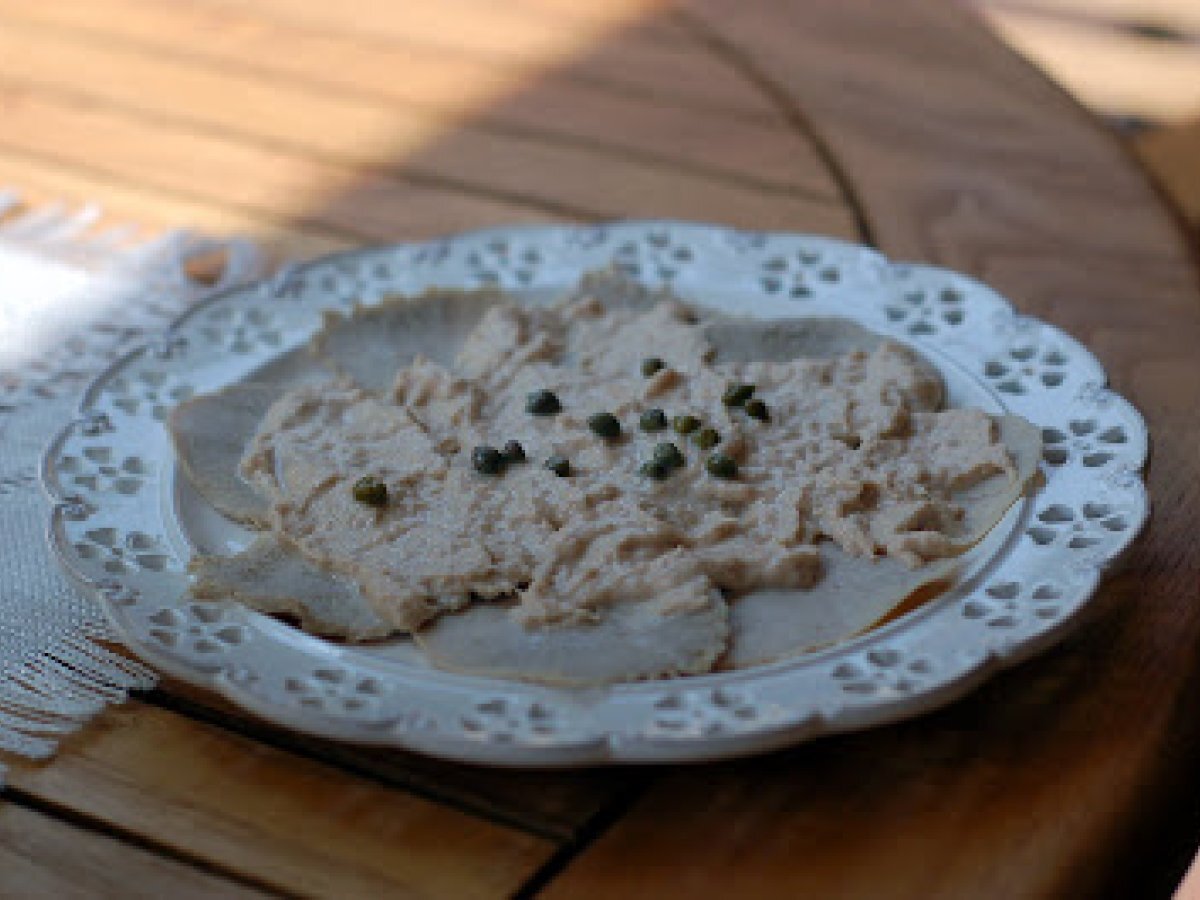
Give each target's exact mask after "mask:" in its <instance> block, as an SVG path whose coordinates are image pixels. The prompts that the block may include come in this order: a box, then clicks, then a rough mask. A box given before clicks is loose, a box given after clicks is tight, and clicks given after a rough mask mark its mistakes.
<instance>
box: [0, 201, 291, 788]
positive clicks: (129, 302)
mask: <svg viewBox="0 0 1200 900" xmlns="http://www.w3.org/2000/svg"><path fill="white" fill-rule="evenodd" d="M0 247H3V248H6V249H9V250H15V251H19V252H20V253H21V254H24V255H25V256H27V257H28V258H38V257H41V258H44V259H46V260H48V261H55V262H57V263H60V264H66V265H69V266H72V267H75V268H78V269H80V270H81V271H85V272H88V273H91V274H92V275H94V276H96V279H97V281H96V284H97V285H103V286H104V289H105V290H107V291H109V292H113V291H117V292H118V294H115V295H114V297H113V302H112V303H111V304H109V309H110V313H109V314H108V317H107V318H105V319H102V320H99V321H90V320H89V321H83V320H81V321H79V322H78V323H77V326H78V327H77V329H76V333H75V336H72V337H70V338H69V339H65V340H64V341H62V343H61V344H60V345H59V346H58V347H56V348H53V349H49V350H47V351H46V352H44V353H40V354H39V355H38V356H37V357H36V358H35V359H34V360H32V361H31V362H29V363H28V364H27V365H24V366H22V367H21V368H20V369H19V370H14V371H3V370H0V436H3V432H4V425H5V422H4V420H5V418H6V417H9V416H20V415H22V414H23V413H24V411H26V410H30V409H32V410H37V411H38V419H37V421H38V422H41V421H42V420H45V422H46V423H48V425H49V426H50V427H53V425H54V423H55V422H56V421H57V419H56V418H55V416H53V415H50V414H49V410H51V409H53V410H56V411H57V410H61V413H60V414H61V416H62V417H63V418H64V420H65V418H66V417H67V416H69V415H70V408H71V407H70V404H71V403H72V402H73V397H74V396H75V395H76V394H77V392H78V391H79V389H80V388H81V387H82V385H83V384H85V383H86V382H87V380H88V378H90V377H91V375H93V374H94V373H95V372H96V371H99V369H101V368H102V367H103V366H104V365H106V364H107V363H108V362H109V361H110V360H111V359H113V358H115V356H116V355H118V354H119V353H121V352H123V351H124V350H126V349H128V347H129V346H130V345H131V343H132V342H137V341H140V340H145V339H146V337H147V336H148V335H150V334H153V333H156V332H158V331H161V330H162V329H163V328H165V327H167V326H168V325H169V324H170V323H171V321H172V320H173V319H174V318H175V317H176V316H177V315H179V314H180V313H182V312H183V310H184V309H186V308H187V307H188V306H189V305H190V304H192V303H194V302H196V301H197V300H198V299H200V298H202V297H203V296H205V295H207V294H208V293H210V292H211V291H214V290H221V289H223V288H226V287H229V286H231V285H234V284H239V283H243V282H245V281H247V280H250V279H253V278H256V277H259V276H261V275H262V274H264V273H265V272H266V270H267V268H268V265H267V260H266V259H265V258H264V256H263V254H262V253H261V251H260V250H259V248H258V247H257V246H255V245H254V244H253V243H251V242H249V241H245V240H238V239H231V240H220V239H212V238H208V237H205V236H202V235H194V234H189V233H187V232H183V231H171V232H168V233H166V234H163V235H160V236H154V235H151V234H148V233H147V232H146V231H145V230H143V229H139V228H136V227H128V226H123V225H109V224H107V223H106V222H105V221H104V216H103V214H102V210H100V209H99V208H98V207H96V206H93V205H88V206H84V207H78V206H76V207H70V206H66V205H63V204H46V205H39V206H36V207H32V208H31V207H29V206H28V205H26V204H24V203H23V202H22V198H21V197H20V195H19V194H18V193H17V192H16V191H12V190H5V189H4V188H2V187H0ZM214 254H219V256H220V258H221V259H223V260H224V265H223V267H222V270H221V271H220V272H219V273H217V274H216V275H215V276H214V277H213V278H211V279H209V280H207V281H205V282H203V283H201V282H199V281H197V280H195V279H193V278H192V277H191V275H190V274H189V272H188V268H189V263H191V262H192V261H195V260H198V259H209V258H210V257H212V256H213V255H214ZM0 274H2V273H0ZM0 302H3V298H0ZM57 414H58V413H56V415H57ZM41 427H42V426H41V425H39V426H37V427H36V428H33V431H30V428H32V426H31V425H30V423H28V422H24V423H23V424H22V427H21V429H20V430H21V431H22V435H19V436H18V437H22V438H23V440H20V441H18V442H15V443H14V442H12V440H11V439H12V438H13V433H12V432H10V434H9V435H8V437H9V438H10V445H9V446H7V447H3V448H2V449H3V451H4V454H7V456H5V455H3V454H0V460H2V461H3V462H4V463H5V464H6V467H5V470H4V471H0V475H2V476H4V477H3V478H0V494H5V493H7V494H10V495H11V494H13V492H17V493H16V494H15V498H16V499H21V500H23V501H26V502H28V503H35V502H40V501H39V500H37V499H36V498H37V497H38V495H40V488H39V486H38V484H37V475H36V473H37V461H38V460H37V457H38V455H40V442H41V440H44V439H46V438H48V437H49V435H48V434H47V435H45V436H44V437H43V436H42V434H41V431H40V429H41ZM27 431H28V432H29V434H28V435H25V434H24V432H27ZM35 431H36V432H37V433H36V434H35V433H34V432H35ZM9 457H11V458H9ZM5 472H7V475H6V474H5ZM9 499H10V500H12V499H13V498H12V497H10V498H9ZM14 508H15V504H13V503H12V502H10V503H9V504H8V505H7V507H0V519H2V517H3V515H4V513H5V509H8V511H9V512H10V513H11V512H12V510H13V509H14ZM47 515H48V512H47ZM0 524H2V522H0ZM27 549H28V552H29V554H30V555H31V556H33V557H36V559H35V560H34V561H33V562H30V561H28V560H26V561H25V562H26V568H27V569H32V570H35V571H36V570H38V568H39V567H41V566H45V567H46V569H47V572H48V573H51V574H50V575H48V576H47V578H46V579H45V584H46V590H45V591H44V593H41V594H39V595H37V598H36V599H37V602H36V603H35V604H34V606H35V607H36V608H33V607H31V606H29V605H28V602H29V601H22V604H21V605H20V606H19V607H15V608H14V604H13V603H11V602H10V603H9V604H8V605H7V609H5V610H4V612H5V614H6V615H10V614H15V616H16V618H11V617H10V618H8V619H4V618H0V631H2V632H3V633H4V635H5V637H6V638H8V640H6V641H4V642H0V643H3V649H4V652H3V653H0V752H2V751H7V752H9V753H12V754H15V755H19V756H25V757H29V758H32V759H46V758H48V757H50V756H52V755H53V754H54V752H55V750H56V749H57V747H58V743H59V741H60V740H62V739H63V738H64V737H66V736H67V735H70V734H72V733H73V732H75V731H77V730H78V729H79V728H81V727H82V726H83V725H85V724H86V723H87V722H88V720H89V719H91V718H92V717H94V716H96V715H97V714H99V713H100V712H102V711H103V710H104V709H105V707H107V706H109V705H112V704H118V703H123V702H124V701H126V700H127V699H128V698H129V694H130V692H131V691H139V690H149V689H151V688H153V687H154V685H155V683H156V681H157V676H156V674H155V673H154V671H153V670H152V669H150V668H149V667H147V666H145V665H143V664H142V663H140V662H137V661H136V660H134V659H132V658H131V657H130V656H129V655H126V654H125V653H123V652H121V639H120V637H119V635H118V634H117V632H116V631H115V630H114V628H113V627H112V626H111V625H110V624H109V623H108V621H107V619H106V618H105V617H104V614H103V612H102V610H101V609H100V608H99V606H98V605H95V604H93V603H91V602H90V601H89V602H88V603H87V604H85V605H83V606H82V607H81V606H80V601H79V598H78V597H76V596H74V595H73V594H70V593H69V592H64V588H65V587H66V586H65V585H63V584H62V582H61V580H58V576H56V575H54V574H53V572H54V571H56V569H57V567H56V566H55V565H54V562H53V561H52V560H51V559H50V558H49V550H48V548H46V547H41V548H32V547H31V548H27ZM6 552H7V551H6ZM6 587H7V585H6V584H5V583H4V582H3V581H0V592H3V591H4V590H5V589H6ZM2 599H3V595H2V594H0V600H2ZM0 606H4V604H0ZM26 616H33V617H36V618H38V619H39V627H38V628H37V629H35V630H34V631H32V632H31V633H30V639H29V646H28V647H27V648H26V649H25V651H24V652H21V650H20V649H19V648H18V647H14V643H15V642H14V641H13V640H12V638H13V637H14V636H16V637H17V638H18V639H19V636H20V635H21V630H22V619H23V617H26ZM14 649H15V650H16V652H13V651H14ZM4 773H5V770H4V766H3V764H0V786H2V785H3V783H4Z"/></svg>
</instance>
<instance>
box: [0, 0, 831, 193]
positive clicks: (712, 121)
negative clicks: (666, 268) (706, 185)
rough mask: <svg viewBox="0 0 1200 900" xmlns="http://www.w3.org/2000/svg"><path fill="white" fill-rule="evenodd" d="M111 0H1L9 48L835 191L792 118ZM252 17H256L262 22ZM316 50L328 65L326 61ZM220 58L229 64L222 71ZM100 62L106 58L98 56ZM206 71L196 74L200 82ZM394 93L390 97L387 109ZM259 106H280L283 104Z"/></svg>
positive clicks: (56, 67) (746, 180) (744, 180)
mask: <svg viewBox="0 0 1200 900" xmlns="http://www.w3.org/2000/svg"><path fill="white" fill-rule="evenodd" d="M105 2H107V3H108V4H114V3H123V4H126V5H127V6H128V9H127V10H125V9H124V8H122V9H121V10H117V11H114V12H115V13H116V12H119V13H120V14H114V15H112V16H107V17H105V18H104V19H103V25H105V26H107V27H109V28H110V30H109V31H106V32H99V31H97V30H94V29H95V26H94V24H93V23H91V22H90V20H84V22H83V23H80V22H78V21H75V20H74V19H72V17H71V14H70V11H69V8H67V7H64V6H61V5H54V6H51V7H30V6H28V5H26V4H16V5H15V6H14V5H13V3H12V0H5V2H0V10H4V18H5V20H6V22H7V27H8V28H9V29H13V28H15V29H17V30H18V31H22V30H23V31H26V39H25V40H22V41H20V42H17V43H15V44H13V45H12V46H10V47H9V49H8V53H9V54H10V55H12V54H16V56H18V57H21V58H23V59H26V60H27V62H26V63H25V64H23V65H21V66H20V68H21V69H22V74H23V77H30V74H31V73H32V72H35V71H38V70H39V69H40V70H45V71H48V72H49V73H50V75H49V77H50V78H51V79H53V78H55V77H58V78H60V79H62V78H67V80H68V82H70V79H71V78H73V77H75V75H76V70H77V69H78V68H79V67H78V66H77V65H73V64H71V62H70V61H69V60H67V61H63V62H58V61H55V62H51V61H50V60H49V59H43V58H41V57H42V56H51V55H55V54H57V56H59V57H61V56H62V55H63V53H64V50H65V49H66V47H65V46H64V45H67V44H68V42H73V43H74V44H75V45H76V47H75V53H76V55H78V56H81V57H82V59H83V60H84V62H85V63H86V61H87V60H88V59H89V58H90V59H92V60H95V59H96V58H97V56H98V55H100V54H109V55H110V56H112V55H115V54H116V53H117V48H121V49H123V50H125V51H131V52H132V55H133V57H134V58H133V59H132V60H121V59H117V60H116V63H115V68H120V67H121V66H122V65H124V67H125V68H127V69H128V68H129V67H130V66H137V65H138V62H137V58H138V57H146V59H145V60H144V61H143V62H142V63H141V65H142V67H143V68H145V67H146V66H148V65H152V64H153V63H154V61H156V60H157V61H158V65H159V66H160V68H164V69H165V70H166V71H167V72H183V73H184V74H185V75H186V72H187V69H186V68H184V67H185V66H186V65H191V66H204V67H205V70H206V71H207V72H208V73H209V78H210V80H211V81H214V82H219V81H221V80H227V79H232V78H234V77H236V76H235V74H234V73H240V76H241V77H240V80H241V81H242V82H245V83H246V84H248V85H249V86H250V87H251V88H252V89H256V90H257V91H258V92H260V93H261V92H263V91H269V90H270V88H271V87H272V86H274V87H275V89H276V91H277V92H281V93H282V97H283V98H284V99H286V97H287V93H288V92H289V91H291V92H293V93H294V92H296V91H298V90H299V89H300V88H301V87H303V88H304V89H305V91H306V92H307V93H308V95H309V100H310V102H316V103H318V105H319V102H320V101H321V100H322V99H326V100H328V101H329V102H333V101H340V102H342V103H347V104H349V105H351V106H352V107H359V108H361V109H362V110H365V111H370V110H372V109H374V110H375V111H376V114H377V115H379V114H382V113H384V112H385V111H386V113H387V114H388V115H390V116H392V117H393V118H396V117H399V119H398V121H404V120H407V121H408V123H409V125H408V127H409V128H410V129H411V128H414V127H418V126H420V123H421V122H422V121H428V120H430V119H433V118H436V117H438V116H441V117H444V118H447V119H448V120H454V119H457V118H459V117H464V116H465V117H466V119H469V124H463V125H462V126H460V127H465V128H466V129H467V130H468V131H478V132H480V133H481V135H482V136H483V140H485V141H487V140H501V139H505V138H506V139H507V140H508V141H509V142H510V143H512V144H513V145H514V146H518V147H519V146H520V145H521V142H523V141H525V142H527V141H530V140H535V141H539V142H545V143H549V144H552V145H557V146H559V147H562V148H575V149H576V150H579V151H582V152H585V153H603V154H604V155H605V156H611V157H613V158H615V159H616V160H618V161H620V160H625V161H627V162H629V163H638V164H646V165H657V166H661V167H665V168H667V169H673V170H683V171H690V172H692V173H694V174H697V175H705V176H709V177H712V178H714V179H717V180H727V181H730V182H732V183H737V184H743V185H745V186H748V187H749V186H758V187H763V188H769V189H774V190H780V189H782V190H788V191H797V192H799V193H801V194H806V195H811V196H814V197H821V196H824V197H832V196H835V194H833V193H831V192H830V191H829V190H827V189H826V188H825V187H824V182H823V181H822V180H820V179H814V178H813V177H811V176H808V175H805V174H804V173H805V172H806V171H809V170H813V169H814V168H819V165H818V164H817V162H816V160H815V157H814V154H813V151H812V149H811V148H810V147H808V146H807V144H806V141H805V140H804V139H803V138H802V137H801V136H799V135H796V134H795V133H793V132H791V131H790V130H788V129H787V127H786V124H785V123H784V122H783V121H782V119H780V120H779V121H756V120H743V121H736V120H735V121H730V120H728V119H727V118H726V117H724V116H720V117H718V116H713V115H708V114H702V113H700V112H698V111H694V110H687V109H681V108H678V107H675V106H672V105H670V104H663V103H661V102H654V101H652V100H638V101H634V100H622V99H617V98H611V97H609V98H605V97H597V96H595V95H592V94H581V92H580V91H578V90H572V89H571V88H570V87H569V86H568V85H566V84H564V83H563V82H562V81H561V79H560V78H559V77H558V75H557V74H556V73H553V72H545V73H541V74H539V75H537V76H534V80H532V81H530V80H525V81H524V82H517V81H515V80H514V81H505V80H503V79H497V78H495V77H488V76H487V75H484V74H481V73H478V72H474V73H472V72H466V73H463V75H464V76H465V77H459V78H455V79H453V81H452V82H451V80H450V79H449V78H445V77H443V78H440V79H439V78H437V77H434V78H433V80H429V79H428V78H426V79H425V80H422V78H421V74H420V72H418V73H416V75H415V76H410V77H407V78H403V79H395V78H394V77H391V75H392V73H393V72H394V71H395V69H396V68H398V67H401V66H403V65H404V64H405V58H404V57H403V56H402V55H399V54H397V55H395V56H390V55H383V56H382V57H381V56H380V55H378V54H375V55H370V56H368V57H366V58H364V57H363V55H362V53H361V52H360V53H358V54H354V55H353V58H352V59H351V58H349V57H350V56H351V54H350V51H349V50H348V49H347V48H346V47H344V46H340V45H338V44H336V42H334V41H331V39H330V38H329V37H328V35H322V36H320V37H319V38H316V39H313V40H310V41H308V42H307V43H305V42H304V41H302V40H300V39H298V38H297V37H296V36H295V35H290V34H288V33H282V34H278V35H275V34H269V33H268V34H263V33H262V32H261V31H259V30H255V29H253V28H252V27H251V28H233V27H230V28H226V29H221V30H216V29H214V28H213V27H212V25H211V23H210V22H209V21H208V20H206V19H204V18H197V17H192V18H189V17H188V16H187V15H186V13H187V9H186V8H184V7H178V8H177V7H174V6H172V7H168V8H163V7H155V8H150V9H146V8H144V6H143V5H142V4H144V3H145V2H146V0H105ZM85 12H86V11H85ZM126 12H128V13H129V15H125V13H126ZM147 12H148V13H149V14H150V18H151V19H153V17H158V18H159V19H162V20H163V21H162V22H158V23H157V24H156V23H155V22H154V21H147V18H148V17H147V15H145V13H147ZM135 13H136V15H135ZM230 24H231V25H232V24H233V23H230ZM248 24H251V25H252V24H253V20H250V21H249V23H248ZM15 40H16V39H15V37H14V38H10V39H9V41H10V43H11V42H13V41H15ZM39 41H40V43H41V44H42V45H45V46H43V48H42V50H40V51H39V50H38V49H37V48H36V46H34V45H37V44H38V43H39ZM331 55H332V56H338V57H342V58H346V59H345V64H343V65H340V66H336V67H330V66H327V65H324V64H323V63H324V60H325V59H326V58H327V57H329V56H331ZM0 58H2V57H0ZM309 60H311V61H312V62H311V63H310V62H309ZM317 60H320V61H321V62H322V64H321V65H317V64H316V61H317ZM214 64H215V65H217V66H219V69H216V70H214V69H213V66H214ZM437 64H438V65H444V64H445V60H444V59H439V60H438V61H437ZM47 67H49V68H48V69H47ZM84 67H85V68H86V67H87V66H86V65H85V66H84ZM91 68H92V69H93V70H97V69H100V68H101V67H99V66H98V65H96V63H95V62H93V63H92V65H91ZM110 68H114V66H110ZM68 73H69V74H68ZM45 77H46V76H43V80H45ZM151 77H153V76H151ZM195 78H196V75H195V74H193V76H192V81H193V82H194V81H195ZM133 80H137V81H140V80H141V79H140V78H136V77H135V78H134V79H133ZM155 80H156V81H161V80H163V79H161V78H157V79H155ZM203 92H204V88H203V85H202V84H201V85H200V86H197V87H195V88H194V89H193V90H191V91H189V92H186V93H187V95H188V96H195V95H196V94H200V93H203ZM211 92H212V91H211V90H210V91H209V93H211ZM175 93H176V94H178V95H183V94H184V93H185V92H184V91H175ZM226 93H227V92H226ZM539 98H544V103H539ZM266 99H267V100H270V99H271V98H269V97H268V98H266ZM385 103H386V104H389V105H388V106H386V107H385V106H384V104H385ZM257 105H258V106H259V107H262V108H270V107H271V106H272V105H279V104H271V103H267V102H260V103H258V104H257ZM396 107H399V108H398V109H397V108H396ZM360 118H361V113H360ZM331 124H335V123H331ZM331 130H336V129H331Z"/></svg>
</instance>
